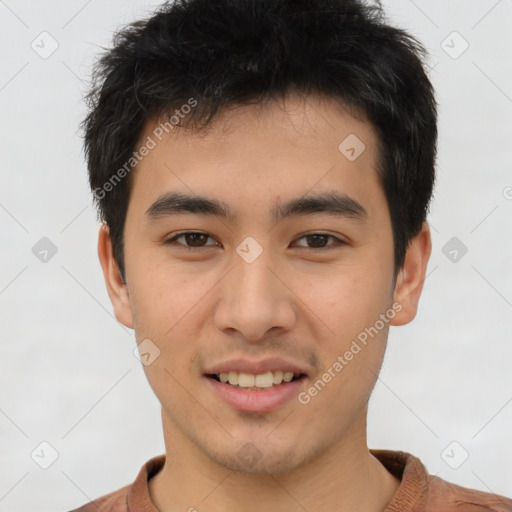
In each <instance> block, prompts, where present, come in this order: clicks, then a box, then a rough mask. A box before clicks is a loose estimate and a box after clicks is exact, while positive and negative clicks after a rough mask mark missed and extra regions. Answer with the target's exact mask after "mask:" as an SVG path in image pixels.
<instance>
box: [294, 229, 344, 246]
mask: <svg viewBox="0 0 512 512" xmlns="http://www.w3.org/2000/svg"><path fill="white" fill-rule="evenodd" d="M329 239H331V240H334V243H328V242H329ZM299 240H306V243H307V245H306V246H304V245H299V247H305V248H306V249H333V248H335V247H337V246H339V245H343V244H344V243H345V242H343V240H340V239H339V238H336V237H335V236H332V235H327V234H324V233H312V234H310V235H304V236H302V237H301V238H299Z"/></svg>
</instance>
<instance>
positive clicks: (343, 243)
mask: <svg viewBox="0 0 512 512" xmlns="http://www.w3.org/2000/svg"><path fill="white" fill-rule="evenodd" d="M186 235H207V236H208V237H209V238H212V239H213V237H212V236H211V235H209V234H208V233H204V232H202V231H184V232H182V233H179V234H177V235H176V236H174V237H172V238H170V239H168V240H165V244H167V245H171V244H172V243H173V242H175V241H176V240H178V239H179V238H181V237H184V236H186ZM310 236H323V237H326V238H332V239H333V240H334V241H335V242H334V243H333V244H331V245H328V246H326V247H301V248H302V249H310V250H312V251H328V250H331V249H335V248H336V247H339V246H341V245H347V243H346V242H344V241H343V240H340V239H339V238H337V237H335V236H333V235H328V234H325V233H308V234H306V235H302V236H301V237H299V238H298V239H297V240H302V239H303V238H307V237H310ZM179 245H180V246H182V248H183V249H186V250H188V251H192V252H195V251H198V250H201V249H203V248H205V247H213V245H203V246H201V247H190V246H188V245H184V244H179Z"/></svg>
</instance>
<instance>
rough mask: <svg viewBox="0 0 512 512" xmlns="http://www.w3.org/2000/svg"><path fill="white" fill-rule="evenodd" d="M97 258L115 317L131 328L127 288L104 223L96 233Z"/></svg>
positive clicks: (131, 321) (131, 320)
mask: <svg viewBox="0 0 512 512" xmlns="http://www.w3.org/2000/svg"><path fill="white" fill-rule="evenodd" d="M98 258H99V260H100V264H101V268H102V269H103V277H104V278H105V285H106V287H107V292H108V296H109V297H110V302H112V306H113V307H114V314H115V317H116V318H117V320H118V321H119V322H121V323H122V324H123V325H124V326H126V327H129V328H130V329H132V328H133V318H132V312H131V308H130V300H129V297H128V290H127V287H126V284H125V283H124V281H123V279H122V277H121V272H120V271H119V266H118V265H117V262H116V260H115V258H114V251H113V247H112V240H111V238H110V232H109V228H108V226H107V225H106V224H103V225H102V226H101V228H100V231H99V234H98Z"/></svg>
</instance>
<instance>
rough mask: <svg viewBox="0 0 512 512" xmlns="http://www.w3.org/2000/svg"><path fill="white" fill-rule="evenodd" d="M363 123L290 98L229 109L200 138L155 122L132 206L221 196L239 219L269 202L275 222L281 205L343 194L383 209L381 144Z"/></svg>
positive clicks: (337, 108) (324, 102) (328, 104)
mask: <svg viewBox="0 0 512 512" xmlns="http://www.w3.org/2000/svg"><path fill="white" fill-rule="evenodd" d="M361 117H362V116H358V118H356V117H354V115H353V113H351V112H349V111H348V109H346V108H344V107H343V106H342V105H341V104H340V103H339V102H338V101H336V100H335V99H331V98H326V97H320V96H309V97H298V96H289V97H287V98H285V99H284V100H281V101H278V100H273V101H271V102H268V103H266V104H265V105H261V104H258V105H246V106H238V107H232V108H230V109H226V110H224V111H222V112H220V113H219V114H218V115H217V116H216V117H215V118H214V119H213V121H212V123H211V124H210V125H209V126H208V127H207V128H206V129H204V130H200V131H197V130H194V129H193V127H176V126H174V127H172V128H170V127H169V124H168V123H167V125H164V124H162V122H161V121H159V120H155V119H152V120H150V121H148V122H147V123H146V125H145V126H144V130H143V132H142V134H141V137H140V140H139V144H144V143H146V142H148V141H150V140H151V141H152V142H151V146H153V148H152V149H151V150H150V151H149V152H148V154H147V155H146V156H145V157H144V159H143V160H142V161H140V162H139V164H138V165H137V168H136V170H135V172H134V175H133V185H132V197H131V200H134V201H135V202H136V203H138V204H139V206H140V207H141V208H143V207H144V205H146V208H147V206H149V204H151V203H152V202H154V201H155V200H156V199H158V197H159V196H161V195H162V194H165V193H168V192H173V191H177V192H183V193H187V194H189V195H190V194H198V195H201V196H208V197H212V196H214V197H215V198H217V199H219V200H220V201H222V202H224V203H227V204H231V205H232V208H231V210H232V213H234V214H236V213H237V212H238V210H243V209H244V208H248V207H250V205H251V204H252V205H255V204H256V203H260V202H261V199H262V198H263V197H267V198H274V201H272V204H273V206H271V205H270V204H269V205H268V206H269V214H271V213H273V214H275V202H276V201H275V200H277V199H279V200H286V199H289V198H292V197H296V196H299V195H302V196H303V195H305V194H307V193H309V192H310V191H314V192H317V193H329V192H332V191H333V190H337V191H340V192H342V193H344V194H349V195H350V196H351V197H352V196H356V197H353V198H354V199H356V200H358V202H360V203H365V202H366V203H372V204H373V205H374V206H377V205H376V203H375V199H376V198H375V197H374V198H373V199H372V200H371V201H370V200H369V199H370V197H371V196H372V195H373V196H375V195H379V194H380V195H381V196H382V194H383V193H382V190H381V187H380V180H379V179H378V174H377V169H376V165H377V164H376V162H377V158H376V156H377V155H376V152H377V137H376V134H375V131H374V128H373V126H372V125H371V124H370V123H369V122H368V121H366V120H364V119H362V118H361ZM166 127H167V130H166V129H165V128H166ZM380 199H382V197H381V198H380ZM372 204H369V206H368V210H371V209H372ZM381 206H382V205H381Z"/></svg>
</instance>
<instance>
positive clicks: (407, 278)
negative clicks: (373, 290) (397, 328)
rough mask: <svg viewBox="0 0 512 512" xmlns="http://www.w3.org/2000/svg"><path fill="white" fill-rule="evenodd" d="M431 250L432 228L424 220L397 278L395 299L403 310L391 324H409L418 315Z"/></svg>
mask: <svg viewBox="0 0 512 512" xmlns="http://www.w3.org/2000/svg"><path fill="white" fill-rule="evenodd" d="M431 251H432V240H431V237H430V228H429V226H428V224H427V223H426V222H423V225H422V228H421V231H420V232H419V233H418V234H417V235H416V236H415V237H414V238H413V239H412V240H411V241H410V243H409V246H408V248H407V252H406V255H405V261H404V264H403V266H402V268H401V269H400V271H399V273H398V276H397V279H396V285H395V292H394V296H393V300H394V302H395V303H398V304H400V305H401V310H400V311H399V312H398V313H397V314H396V315H395V317H394V318H393V320H392V321H391V325H404V324H407V323H409V322H411V321H412V320H413V319H414V317H415V316H416V312H417V311H418V303H419V300H420V296H421V291H422V290H423V283H424V281H425V275H426V271H427V264H428V260H429V258H430V253H431Z"/></svg>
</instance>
